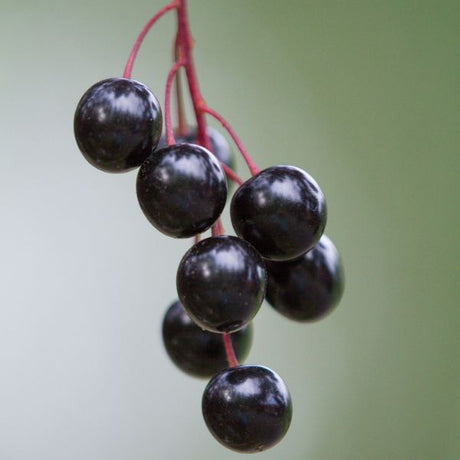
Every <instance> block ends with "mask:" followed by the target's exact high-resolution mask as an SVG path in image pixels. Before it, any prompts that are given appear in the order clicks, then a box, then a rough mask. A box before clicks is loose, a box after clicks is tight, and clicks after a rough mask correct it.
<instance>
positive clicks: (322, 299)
mask: <svg viewBox="0 0 460 460" xmlns="http://www.w3.org/2000/svg"><path fill="white" fill-rule="evenodd" d="M170 11H171V12H175V14H176V15H177V32H176V36H175V42H174V44H175V46H174V62H173V65H172V67H171V69H170V71H169V73H168V75H167V78H166V87H165V104H164V109H165V114H164V119H165V135H164V136H163V137H162V129H163V114H162V110H161V108H160V104H159V102H158V100H157V98H156V97H155V96H154V94H153V93H152V92H151V91H150V89H149V88H148V87H147V86H145V85H144V84H142V83H139V82H138V81H136V80H133V79H132V78H131V73H132V67H133V63H134V60H135V57H136V55H137V52H138V50H139V47H140V45H141V43H142V41H143V39H144V37H145V35H146V34H147V32H148V31H149V30H150V29H151V27H152V26H153V25H154V24H155V22H156V21H157V20H158V19H159V18H161V17H162V16H163V15H165V14H166V13H168V12H170ZM191 44H192V38H191V34H190V29H189V21H188V15H187V5H186V0H174V1H172V2H171V3H169V4H168V5H166V6H165V7H163V8H162V9H161V10H160V11H159V12H158V13H157V14H155V15H154V16H153V17H152V18H151V19H150V20H149V21H148V22H147V24H146V25H145V26H144V28H143V29H142V31H141V33H140V35H139V37H138V39H137V41H136V42H135V44H134V46H133V49H132V51H131V54H130V56H129V58H128V61H127V63H126V67H125V70H124V73H123V77H122V78H109V79H106V80H103V81H100V82H98V83H96V84H95V85H93V86H92V87H91V88H89V89H88V91H86V93H85V94H84V95H83V97H82V98H81V100H80V102H79V104H78V106H77V109H76V113H75V118H74V130H75V137H76V140H77V144H78V147H79V149H80V150H81V152H82V153H83V155H84V157H85V158H86V159H87V160H88V161H89V162H90V163H91V164H92V165H94V166H95V167H96V168H99V169H101V170H103V171H106V172H123V171H129V170H131V169H133V168H137V167H140V168H139V172H138V176H137V197H138V200H139V204H140V207H141V209H142V211H143V212H144V214H145V216H146V218H147V220H148V221H149V222H150V223H151V224H152V225H153V226H154V227H155V228H156V229H158V230H159V231H160V232H162V233H164V234H166V235H168V236H171V237H173V238H187V237H194V245H193V246H192V247H191V248H190V249H189V251H188V252H187V253H186V254H185V255H184V256H183V258H182V261H181V262H180V264H179V268H178V271H177V293H178V300H176V301H174V302H173V303H172V305H171V306H170V307H169V309H168V310H167V312H166V315H165V317H164V321H163V341H164V345H165V348H166V351H167V353H168V355H169V357H170V358H171V360H172V361H173V362H174V363H175V364H176V365H177V366H178V367H179V368H180V369H182V370H183V371H185V372H187V373H188V374H191V375H194V376H197V377H206V378H211V380H210V381H209V383H208V384H207V386H206V388H205V390H204V394H203V399H202V411H203V417H204V420H205V422H206V425H207V426H208V428H209V430H210V431H211V433H212V434H213V435H214V437H215V438H216V439H217V440H218V441H219V442H220V443H222V444H223V445H224V446H226V447H228V448H230V449H233V450H235V451H239V452H259V451H263V450H265V449H267V448H269V447H271V446H273V445H275V444H276V443H278V442H279V441H280V440H281V439H282V438H283V436H284V435H285V434H286V432H287V430H288V428H289V425H290V422H291V417H292V402H291V396H290V393H289V390H288V387H287V386H286V384H285V383H284V381H283V380H282V379H281V378H280V377H279V376H278V374H276V373H275V372H274V371H272V370H270V369H269V368H267V367H264V366H259V365H241V364H239V363H240V362H241V361H243V360H244V359H245V358H246V356H247V354H248V352H249V348H250V346H251V341H252V330H253V326H252V323H251V321H252V319H253V318H254V316H255V315H256V314H257V312H258V310H259V308H260V306H261V304H262V302H263V300H264V298H265V299H266V300H267V301H268V303H269V304H270V305H271V306H272V307H273V308H274V309H276V310H277V311H278V312H280V313H281V314H283V315H284V316H286V317H288V318H290V319H293V320H296V321H304V322H311V321H316V320H318V319H320V318H322V317H323V316H325V315H326V314H327V313H329V312H330V311H331V310H332V309H333V308H334V307H335V306H336V305H337V303H338V302H339V300H340V298H341V296H342V292H343V285H344V278H343V267H342V262H341V259H340V255H339V253H338V251H337V249H336V248H335V246H334V244H333V243H332V242H331V240H330V239H329V238H327V236H325V235H324V234H323V231H324V228H325V226H326V217H327V210H326V202H325V199H324V195H323V193H322V191H321V189H320V188H319V186H318V184H317V183H316V181H315V180H314V179H313V178H312V177H311V176H310V175H309V174H307V173H306V172H305V171H303V170H301V169H299V168H297V167H294V166H287V165H277V166H272V167H269V168H267V169H264V170H262V171H260V170H259V169H258V168H257V166H256V165H255V164H254V162H253V161H252V159H251V157H250V156H249V154H248V153H247V151H246V150H245V148H244V146H243V144H242V143H241V141H240V139H239V138H238V136H237V135H236V133H235V132H234V130H233V129H232V128H231V126H230V125H229V124H228V123H227V121H226V120H225V119H224V118H223V117H222V116H221V115H220V114H219V113H217V112H216V111H215V110H213V109H212V108H211V107H209V106H208V105H207V104H205V102H204V99H203V97H202V95H201V92H200V89H199V85H198V80H197V75H196V71H195V67H194V62H193V55H192V47H191ZM184 76H185V80H186V84H187V85H186V86H187V88H188V92H189V95H190V100H191V104H192V106H193V111H194V117H195V121H194V122H193V123H192V125H191V126H190V125H189V124H188V123H187V120H186V117H185V111H184V100H183V99H184V98H183V90H184V87H183V86H184V85H183V82H182V80H181V79H182V78H183V77H184ZM173 89H174V90H175V93H176V101H177V107H176V115H177V127H176V128H175V129H173V126H172V121H171V111H172V109H171V103H170V98H171V92H172V90H173ZM206 116H210V117H212V118H214V119H216V120H217V121H218V122H220V124H221V125H222V126H223V128H224V129H225V130H226V131H227V132H228V134H229V135H230V137H231V139H232V140H233V142H234V143H235V145H236V147H237V149H238V151H239V152H240V153H241V155H242V156H243V158H244V160H245V162H246V164H247V166H248V168H249V172H250V174H251V178H250V179H248V180H246V181H243V180H242V179H240V178H239V176H238V175H237V174H236V173H235V168H234V157H233V153H232V150H231V149H230V146H229V144H228V142H227V141H226V139H225V137H224V136H222V134H221V133H220V132H219V131H217V130H216V129H213V128H211V127H209V126H207V124H206ZM233 183H236V184H237V185H238V186H239V187H238V188H237V190H236V191H235V192H234V193H233V196H232V197H231V203H230V214H231V221H232V225H233V228H234V230H235V232H236V235H237V236H232V235H228V234H226V233H225V231H224V228H223V226H222V224H221V220H220V215H221V213H222V211H223V210H224V207H225V204H226V202H227V199H228V198H229V197H230V196H231V189H232V184H233ZM209 229H211V236H210V237H208V238H204V239H201V234H202V233H204V232H206V231H207V230H209Z"/></svg>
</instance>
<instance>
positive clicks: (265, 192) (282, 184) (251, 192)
mask: <svg viewBox="0 0 460 460" xmlns="http://www.w3.org/2000/svg"><path fill="white" fill-rule="evenodd" d="M231 218H232V224H233V228H234V229H235V231H236V233H237V234H238V236H240V237H241V238H244V239H245V240H247V241H249V242H250V243H251V244H252V245H253V246H254V247H255V248H256V249H257V250H258V251H259V252H260V253H261V254H262V256H263V257H265V258H267V259H272V260H290V259H293V258H296V257H299V256H301V255H302V254H304V253H305V252H306V251H308V250H309V249H311V248H312V247H313V246H314V245H315V244H316V243H317V242H318V240H319V238H320V237H321V235H322V233H323V230H324V227H325V226H326V218H327V210H326V201H325V199H324V195H323V193H322V192H321V190H320V188H319V186H318V184H317V183H316V182H315V180H314V179H313V178H312V177H311V176H310V175H308V174H307V173H306V172H305V171H303V170H301V169H299V168H296V167H294V166H272V167H270V168H267V169H264V170H263V171H260V172H259V173H258V174H256V175H255V176H254V177H252V178H251V179H249V180H248V181H247V182H245V183H244V184H243V185H241V187H240V188H239V189H238V190H237V191H236V192H235V194H234V195H233V199H232V203H231Z"/></svg>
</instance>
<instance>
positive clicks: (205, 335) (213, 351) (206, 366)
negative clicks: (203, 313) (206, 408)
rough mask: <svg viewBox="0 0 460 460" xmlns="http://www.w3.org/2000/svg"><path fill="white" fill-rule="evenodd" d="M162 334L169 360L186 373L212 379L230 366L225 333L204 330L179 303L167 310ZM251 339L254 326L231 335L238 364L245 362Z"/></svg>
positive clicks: (249, 325)
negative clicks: (223, 337)
mask: <svg viewBox="0 0 460 460" xmlns="http://www.w3.org/2000/svg"><path fill="white" fill-rule="evenodd" d="M162 332H163V343H164V346H165V348H166V351H167V352H168V355H169V357H170V358H171V360H172V361H173V362H174V364H175V365H176V366H177V367H179V369H181V370H182V371H184V372H186V373H187V374H190V375H192V376H195V377H212V376H213V375H214V374H216V373H217V372H219V371H221V370H222V369H225V368H226V367H228V364H227V356H226V353H225V347H224V344H223V341H222V334H215V333H214V332H209V331H203V329H201V328H200V327H198V326H197V325H196V324H195V323H194V322H193V321H192V319H191V318H190V317H189V316H188V315H187V313H186V311H185V310H184V308H183V307H182V305H181V304H180V302H179V301H176V302H174V303H173V304H172V305H171V306H170V307H169V308H168V310H167V312H166V314H165V317H164V319H163V328H162ZM252 337H253V327H252V323H249V324H247V325H246V326H245V327H243V328H242V329H240V330H239V331H236V332H234V333H233V334H231V335H230V338H231V341H232V345H233V348H234V351H235V355H236V357H237V359H238V361H239V362H242V361H244V360H245V359H246V357H247V355H248V353H249V349H250V348H251V344H252Z"/></svg>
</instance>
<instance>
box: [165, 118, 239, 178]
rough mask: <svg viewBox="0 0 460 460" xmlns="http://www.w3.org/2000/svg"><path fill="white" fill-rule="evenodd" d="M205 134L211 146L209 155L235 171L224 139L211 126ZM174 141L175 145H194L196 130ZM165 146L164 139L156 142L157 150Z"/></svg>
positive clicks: (229, 149) (230, 152)
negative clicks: (211, 154)
mask: <svg viewBox="0 0 460 460" xmlns="http://www.w3.org/2000/svg"><path fill="white" fill-rule="evenodd" d="M206 133H207V135H208V137H209V142H210V144H211V145H210V147H211V148H210V151H211V153H213V154H214V155H215V156H216V157H217V159H218V160H219V161H220V162H221V163H224V164H225V165H226V166H228V167H229V168H231V169H235V156H234V154H233V152H232V149H231V148H230V145H229V143H228V142H227V140H226V139H225V137H224V136H223V135H222V134H221V133H220V132H219V131H218V130H217V129H215V128H213V127H212V126H207V127H206ZM175 140H176V144H184V143H186V144H196V143H197V140H198V137H197V130H196V128H193V129H192V130H191V131H189V132H188V133H187V134H186V135H185V136H178V135H176V136H175ZM166 145H167V144H166V139H165V137H164V136H162V137H161V138H160V142H158V148H163V147H166Z"/></svg>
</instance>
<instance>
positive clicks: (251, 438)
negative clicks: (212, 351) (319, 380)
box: [202, 366, 292, 453]
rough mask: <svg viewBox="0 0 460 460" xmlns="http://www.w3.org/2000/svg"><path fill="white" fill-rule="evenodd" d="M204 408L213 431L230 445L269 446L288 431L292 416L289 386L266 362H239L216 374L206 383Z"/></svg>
mask: <svg viewBox="0 0 460 460" xmlns="http://www.w3.org/2000/svg"><path fill="white" fill-rule="evenodd" d="M202 411H203V417H204V420H205V422H206V425H207V427H208V429H209V431H210V432H211V433H212V435H213V436H214V437H215V438H216V439H217V441H219V442H220V443H221V444H223V445H224V446H225V447H228V448H229V449H233V450H236V451H238V452H245V453H253V452H261V451H263V450H266V449H268V448H270V447H272V446H273V445H275V444H276V443H278V442H279V441H280V440H281V439H282V438H283V437H284V435H285V434H286V432H287V430H288V428H289V425H290V423H291V418H292V402H291V396H290V393H289V390H288V388H287V386H286V384H285V383H284V381H283V380H282V379H281V378H280V377H279V375H278V374H276V373H275V372H273V371H272V370H271V369H268V368H266V367H263V366H237V367H232V368H229V369H225V370H223V371H221V372H220V373H218V374H217V375H215V376H214V377H213V378H212V379H211V381H210V382H209V383H208V385H207V386H206V388H205V390H204V393H203V399H202Z"/></svg>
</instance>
